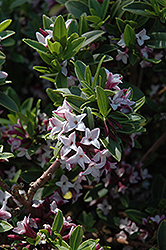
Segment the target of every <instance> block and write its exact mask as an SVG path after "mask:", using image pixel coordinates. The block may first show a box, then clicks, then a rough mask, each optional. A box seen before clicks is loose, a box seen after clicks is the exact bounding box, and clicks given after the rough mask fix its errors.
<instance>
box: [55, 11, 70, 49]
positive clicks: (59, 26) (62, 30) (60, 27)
mask: <svg viewBox="0 0 166 250" xmlns="http://www.w3.org/2000/svg"><path fill="white" fill-rule="evenodd" d="M53 37H54V39H55V41H57V42H59V43H61V44H62V46H65V45H66V41H67V29H66V25H65V20H64V18H63V17H62V16H61V15H59V16H58V17H57V18H56V20H55V23H54V27H53Z"/></svg>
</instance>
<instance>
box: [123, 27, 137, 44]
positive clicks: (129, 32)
mask: <svg viewBox="0 0 166 250" xmlns="http://www.w3.org/2000/svg"><path fill="white" fill-rule="evenodd" d="M124 41H125V44H126V46H127V47H128V48H129V49H133V48H134V47H135V43H136V35H135V32H134V30H133V29H132V27H131V26H130V25H129V24H127V25H126V27H125V30H124Z"/></svg>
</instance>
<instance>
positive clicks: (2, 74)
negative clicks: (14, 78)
mask: <svg viewBox="0 0 166 250" xmlns="http://www.w3.org/2000/svg"><path fill="white" fill-rule="evenodd" d="M7 76H8V73H6V72H4V71H0V80H1V79H5V78H6V77H7Z"/></svg>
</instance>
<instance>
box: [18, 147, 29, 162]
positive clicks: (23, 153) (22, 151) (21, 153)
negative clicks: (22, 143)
mask: <svg viewBox="0 0 166 250" xmlns="http://www.w3.org/2000/svg"><path fill="white" fill-rule="evenodd" d="M17 150H18V151H19V153H18V154H17V157H23V156H25V157H26V158H27V159H28V160H31V159H32V158H31V157H30V155H29V154H28V149H26V148H18V149H17Z"/></svg>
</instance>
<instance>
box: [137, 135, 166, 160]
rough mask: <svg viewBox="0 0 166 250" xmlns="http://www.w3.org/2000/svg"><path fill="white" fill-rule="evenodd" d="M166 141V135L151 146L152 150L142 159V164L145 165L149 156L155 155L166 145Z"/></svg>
mask: <svg viewBox="0 0 166 250" xmlns="http://www.w3.org/2000/svg"><path fill="white" fill-rule="evenodd" d="M165 140H166V133H164V134H162V135H161V136H160V138H159V139H158V140H157V141H156V142H155V143H154V144H153V145H152V146H151V148H150V149H149V150H148V151H147V152H146V153H145V154H144V156H143V157H142V158H141V160H140V162H142V163H144V162H145V161H146V160H147V159H148V158H149V156H150V155H151V154H152V153H154V152H155V151H156V150H157V149H158V148H159V147H160V145H162V144H163V143H164V141H165Z"/></svg>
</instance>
